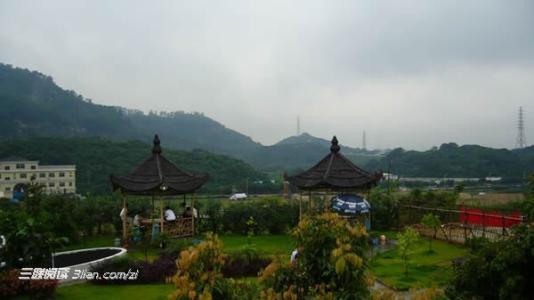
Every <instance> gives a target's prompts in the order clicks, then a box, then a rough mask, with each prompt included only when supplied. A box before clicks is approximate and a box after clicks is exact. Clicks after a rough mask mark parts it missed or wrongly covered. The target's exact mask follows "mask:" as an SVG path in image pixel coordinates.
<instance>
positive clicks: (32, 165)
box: [0, 157, 76, 198]
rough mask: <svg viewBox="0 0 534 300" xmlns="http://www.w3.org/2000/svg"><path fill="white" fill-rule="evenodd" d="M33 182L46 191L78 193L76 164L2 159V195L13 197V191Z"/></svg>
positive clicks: (0, 193) (0, 171) (10, 158)
mask: <svg viewBox="0 0 534 300" xmlns="http://www.w3.org/2000/svg"><path fill="white" fill-rule="evenodd" d="M31 182H34V183H37V184H40V185H42V186H43V187H44V191H45V192H46V193H49V194H51V193H67V194H72V193H76V166H75V165H54V166H41V165H39V161H36V160H27V159H24V158H20V157H8V158H4V159H0V197H5V198H11V197H12V196H13V191H14V190H15V189H18V188H19V187H20V186H21V185H24V184H29V183H31Z"/></svg>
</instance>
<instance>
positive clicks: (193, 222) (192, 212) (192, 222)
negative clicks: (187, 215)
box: [191, 192, 196, 236]
mask: <svg viewBox="0 0 534 300" xmlns="http://www.w3.org/2000/svg"><path fill="white" fill-rule="evenodd" d="M195 194H196V193H195V192H193V198H192V199H191V216H192V218H191V228H192V234H193V236H195Z"/></svg>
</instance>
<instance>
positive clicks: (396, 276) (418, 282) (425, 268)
mask: <svg viewBox="0 0 534 300" xmlns="http://www.w3.org/2000/svg"><path fill="white" fill-rule="evenodd" d="M427 241H428V240H426V239H425V240H423V241H421V242H420V243H418V244H417V246H416V248H415V249H414V251H412V254H411V255H410V261H409V267H408V275H404V264H403V261H402V259H401V258H400V257H399V253H398V252H397V250H396V249H393V250H389V251H386V252H384V253H382V254H379V255H377V256H376V257H374V258H373V259H372V261H371V263H370V269H371V272H372V273H373V274H374V275H375V276H376V277H377V278H378V279H380V280H381V281H383V282H384V283H386V284H387V285H389V286H391V287H393V288H395V289H398V290H407V289H409V288H412V287H431V286H443V285H444V284H445V283H446V282H447V280H448V279H449V278H450V276H451V275H452V266H451V261H452V260H453V259H454V258H456V257H461V256H464V255H466V254H467V249H466V248H465V247H463V246H460V245H454V244H449V243H446V242H442V241H433V242H432V248H433V250H434V252H432V253H429V252H428V242H427Z"/></svg>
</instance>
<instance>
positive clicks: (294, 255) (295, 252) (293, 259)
mask: <svg viewBox="0 0 534 300" xmlns="http://www.w3.org/2000/svg"><path fill="white" fill-rule="evenodd" d="M298 257H299V250H298V249H295V250H293V252H291V258H290V262H291V264H292V265H296V264H297V258H298Z"/></svg>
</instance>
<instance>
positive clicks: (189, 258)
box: [169, 233, 227, 300]
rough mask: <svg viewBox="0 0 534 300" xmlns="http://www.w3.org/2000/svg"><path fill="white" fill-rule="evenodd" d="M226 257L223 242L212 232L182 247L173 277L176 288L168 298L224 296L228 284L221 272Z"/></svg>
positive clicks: (205, 298) (201, 298) (212, 297)
mask: <svg viewBox="0 0 534 300" xmlns="http://www.w3.org/2000/svg"><path fill="white" fill-rule="evenodd" d="M224 260H225V256H224V254H223V252H222V242H221V240H219V238H218V237H217V236H216V235H213V234H211V233H208V234H206V239H205V240H204V241H202V242H201V243H200V244H198V245H196V246H195V247H190V248H189V249H188V250H184V251H182V252H181V253H180V257H179V258H178V260H177V261H176V264H177V266H178V272H177V273H176V275H175V276H174V277H173V282H174V283H175V285H176V288H177V289H176V291H174V292H173V293H172V294H171V295H170V296H169V299H200V300H203V299H204V300H207V299H222V298H223V297H222V293H223V290H225V288H223V287H225V286H226V285H227V283H226V282H225V280H224V278H223V276H222V274H221V268H222V266H223V264H224Z"/></svg>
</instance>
